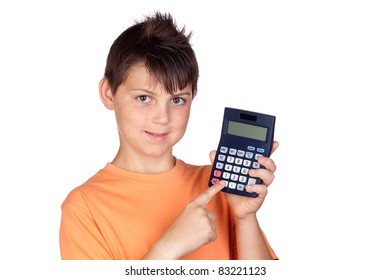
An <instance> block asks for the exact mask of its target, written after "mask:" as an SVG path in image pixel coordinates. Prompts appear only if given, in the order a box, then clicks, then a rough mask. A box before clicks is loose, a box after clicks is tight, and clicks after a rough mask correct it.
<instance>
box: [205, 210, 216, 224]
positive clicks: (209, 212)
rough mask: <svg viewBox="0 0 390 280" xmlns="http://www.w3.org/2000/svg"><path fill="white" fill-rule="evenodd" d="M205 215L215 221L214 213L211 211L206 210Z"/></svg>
mask: <svg viewBox="0 0 390 280" xmlns="http://www.w3.org/2000/svg"><path fill="white" fill-rule="evenodd" d="M207 217H209V219H210V220H211V221H213V222H214V221H215V214H214V213H213V212H211V211H207Z"/></svg>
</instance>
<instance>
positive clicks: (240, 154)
mask: <svg viewBox="0 0 390 280" xmlns="http://www.w3.org/2000/svg"><path fill="white" fill-rule="evenodd" d="M237 156H239V157H243V156H245V151H243V150H238V151H237Z"/></svg>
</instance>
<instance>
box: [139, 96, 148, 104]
mask: <svg viewBox="0 0 390 280" xmlns="http://www.w3.org/2000/svg"><path fill="white" fill-rule="evenodd" d="M137 100H138V101H140V102H143V103H148V102H150V100H151V99H150V97H149V96H147V95H141V96H138V97H137Z"/></svg>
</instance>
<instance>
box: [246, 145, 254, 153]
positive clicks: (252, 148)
mask: <svg viewBox="0 0 390 280" xmlns="http://www.w3.org/2000/svg"><path fill="white" fill-rule="evenodd" d="M247 149H248V151H251V152H253V151H255V150H256V148H255V147H253V146H248V147H247Z"/></svg>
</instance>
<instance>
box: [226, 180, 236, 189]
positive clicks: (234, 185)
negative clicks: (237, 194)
mask: <svg viewBox="0 0 390 280" xmlns="http://www.w3.org/2000/svg"><path fill="white" fill-rule="evenodd" d="M228 186H229V188H230V189H235V188H236V186H237V183H234V182H229V185H228Z"/></svg>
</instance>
